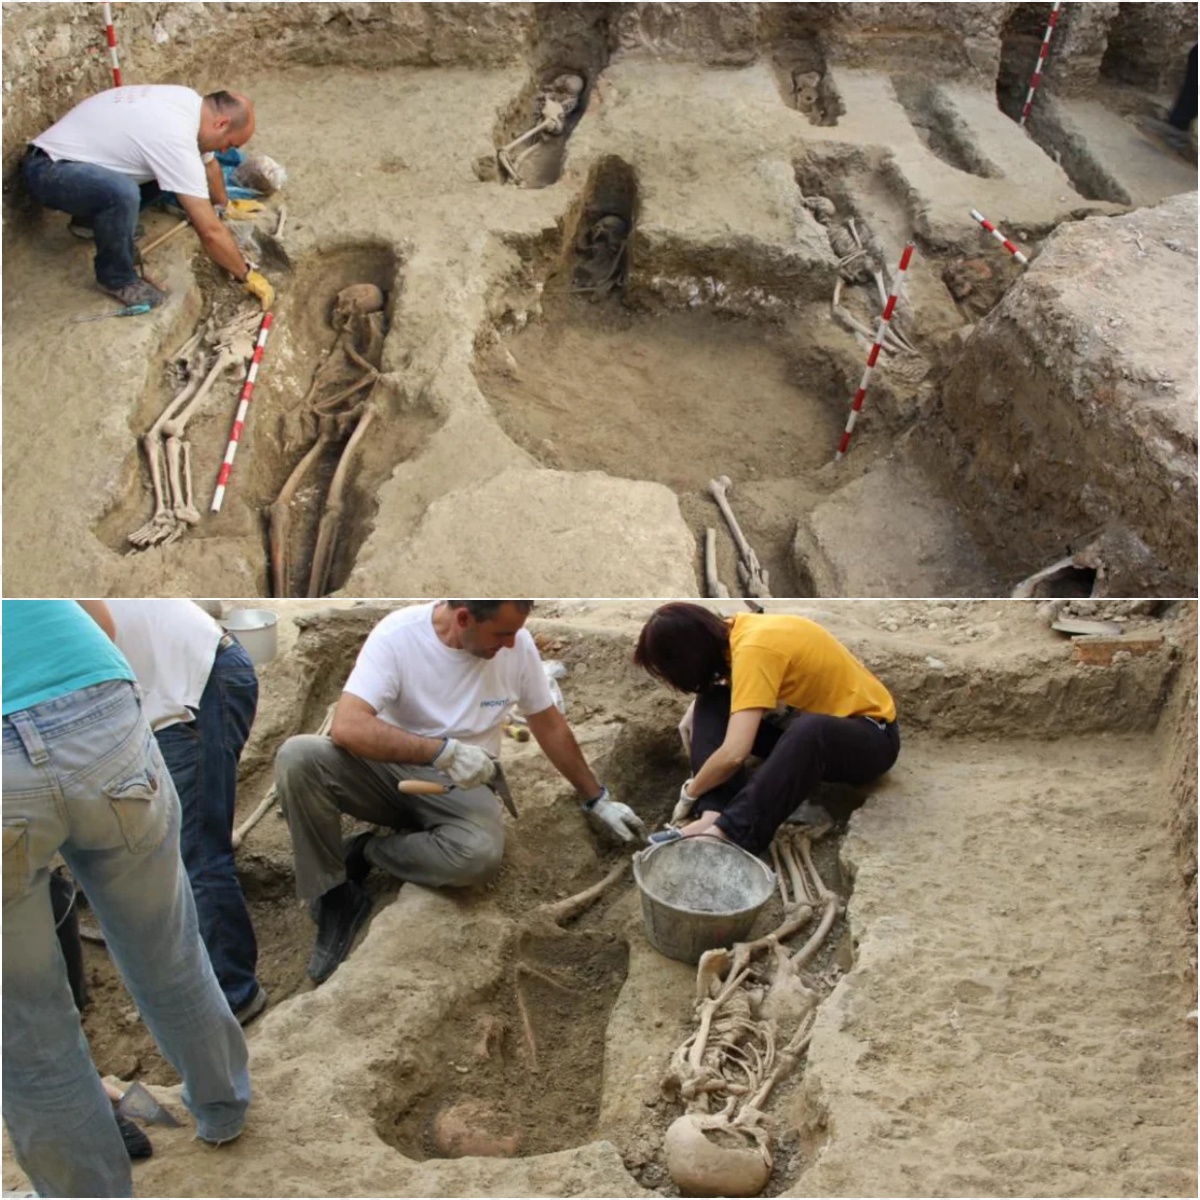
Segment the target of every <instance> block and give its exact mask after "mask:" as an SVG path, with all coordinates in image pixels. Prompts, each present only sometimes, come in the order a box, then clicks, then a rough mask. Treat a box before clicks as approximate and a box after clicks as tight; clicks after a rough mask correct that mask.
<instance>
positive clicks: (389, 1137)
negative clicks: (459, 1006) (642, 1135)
mask: <svg viewBox="0 0 1200 1200" xmlns="http://www.w3.org/2000/svg"><path fill="white" fill-rule="evenodd" d="M628 957H629V951H628V948H627V946H626V945H625V943H624V942H623V941H622V940H618V939H615V938H613V937H612V936H611V935H608V936H605V935H603V934H601V935H593V936H589V935H586V934H584V935H580V934H574V935H573V934H567V933H564V934H562V935H561V936H557V937H545V936H525V937H523V938H521V940H520V941H519V943H518V944H517V945H516V946H515V947H514V951H513V956H512V959H511V962H510V964H509V966H508V968H507V970H506V971H505V973H504V976H503V977H502V979H501V980H499V981H497V983H496V985H495V987H494V988H493V989H492V990H491V991H490V994H489V995H488V996H487V997H486V998H483V999H481V1000H479V1001H478V1002H476V1003H474V1004H472V1005H470V1006H468V1008H467V1009H466V1011H464V1012H462V1013H460V1014H456V1015H455V1016H453V1017H452V1018H450V1019H449V1020H447V1021H446V1023H445V1024H444V1025H443V1026H442V1028H440V1029H439V1030H438V1031H437V1032H436V1034H435V1035H434V1041H435V1046H434V1050H433V1054H434V1057H435V1058H436V1060H437V1066H438V1069H437V1072H436V1075H435V1077H434V1078H431V1079H428V1080H426V1081H424V1082H423V1083H422V1084H419V1085H418V1087H417V1088H414V1086H413V1081H412V1080H405V1085H404V1088H403V1090H400V1089H397V1094H396V1095H395V1096H394V1098H393V1099H392V1100H391V1101H390V1102H385V1103H383V1104H381V1105H380V1108H381V1110H383V1111H381V1112H380V1115H379V1116H378V1117H377V1121H376V1127H377V1129H378V1131H379V1135H380V1137H382V1138H383V1140H384V1141H385V1142H387V1143H388V1144H389V1145H391V1146H394V1147H395V1148H396V1149H397V1150H399V1151H400V1152H401V1153H402V1154H404V1155H405V1156H406V1157H407V1158H410V1159H412V1160H413V1161H415V1162H423V1161H425V1160H426V1159H431V1158H435V1159H436V1158H462V1157H465V1156H484V1157H499V1158H513V1157H527V1156H532V1155H539V1154H552V1153H554V1152H555V1151H558V1150H566V1149H570V1148H572V1147H575V1146H581V1145H584V1144H586V1143H587V1142H589V1141H591V1140H592V1139H593V1138H594V1137H595V1136H596V1126H597V1122H598V1118H599V1111H600V1101H601V1093H602V1083H603V1079H602V1075H603V1067H604V1039H605V1033H606V1030H607V1028H608V1023H609V1017H610V1013H611V1010H612V1006H613V1003H614V1002H615V1000H616V998H617V994H618V993H619V991H620V989H621V985H622V983H623V982H624V979H625V974H626V970H627V963H628ZM518 993H519V995H518Z"/></svg>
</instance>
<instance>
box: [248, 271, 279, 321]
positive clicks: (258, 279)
mask: <svg viewBox="0 0 1200 1200" xmlns="http://www.w3.org/2000/svg"><path fill="white" fill-rule="evenodd" d="M242 287H244V288H245V289H246V291H248V292H249V293H250V295H252V296H253V297H255V299H257V300H260V301H261V302H262V306H263V312H266V311H267V310H268V309H270V308H271V307H272V305H274V303H275V289H274V288H273V287H272V286H271V283H270V281H269V280H268V279H267V277H266V276H265V275H260V274H259V273H258V272H257V271H251V272H250V274H249V275H247V276H246V278H245V279H243V280H242Z"/></svg>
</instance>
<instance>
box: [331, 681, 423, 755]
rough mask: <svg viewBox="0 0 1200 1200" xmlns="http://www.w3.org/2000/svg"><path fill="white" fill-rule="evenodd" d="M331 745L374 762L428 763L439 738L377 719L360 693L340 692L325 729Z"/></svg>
mask: <svg viewBox="0 0 1200 1200" xmlns="http://www.w3.org/2000/svg"><path fill="white" fill-rule="evenodd" d="M329 736H330V737H331V738H332V739H333V744H334V745H335V746H340V747H341V748H342V749H343V750H349V751H350V753H351V754H357V755H358V756H359V758H368V759H371V760H373V761H375V762H393V763H421V764H425V763H430V762H432V761H433V760H434V759H435V758H436V757H437V756H438V755H439V754H440V753H441V750H442V746H443V744H444V742H443V739H442V738H427V737H421V736H420V735H419V734H415V733H409V732H408V731H407V730H406V729H399V728H397V727H396V726H395V725H389V724H388V723H387V722H386V721H381V720H380V719H379V716H378V714H377V712H376V710H375V709H374V708H372V707H371V706H370V705H369V704H368V703H367V702H366V701H365V700H364V699H362V697H361V696H355V695H354V694H353V693H351V692H343V693H342V695H341V699H339V700H338V702H337V707H336V708H334V710H333V726H332V728H331V729H330V731H329Z"/></svg>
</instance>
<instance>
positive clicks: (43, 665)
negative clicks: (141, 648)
mask: <svg viewBox="0 0 1200 1200" xmlns="http://www.w3.org/2000/svg"><path fill="white" fill-rule="evenodd" d="M3 622H4V623H3V628H2V629H0V635H2V636H3V640H4V716H6V717H7V716H8V714H9V713H14V712H20V711H21V710H22V709H26V708H32V707H33V706H34V705H35V704H41V703H42V702H43V701H45V700H53V699H54V698H55V697H56V696H65V695H66V694H67V693H68V692H75V691H78V690H79V689H80V688H84V687H90V686H91V685H92V684H93V683H105V682H106V681H108V680H110V679H128V680H130V681H132V680H133V679H134V674H133V669H132V668H131V667H130V665H129V663H127V662H126V661H125V656H124V655H123V654H122V653H121V652H120V650H118V649H117V648H116V646H114V645H113V643H112V640H111V639H110V638H109V636H108V634H106V633H105V632H104V630H103V629H101V628H100V626H99V625H97V624H96V622H95V621H93V620H92V618H91V617H89V616H88V614H87V613H85V612H84V611H83V609H82V608H80V607H79V605H78V604H76V603H75V601H74V600H5V601H4V608H3Z"/></svg>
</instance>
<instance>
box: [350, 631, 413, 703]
mask: <svg viewBox="0 0 1200 1200" xmlns="http://www.w3.org/2000/svg"><path fill="white" fill-rule="evenodd" d="M342 691H344V692H349V693H351V695H354V696H357V697H358V698H359V699H360V700H365V701H366V702H367V703H368V704H369V705H370V706H371V707H372V708H373V709H374V710H375V711H376V712H377V713H378V712H382V711H383V710H384V709H385V708H387V707H389V706H390V705H392V704H393V703H395V701H396V699H397V698H398V697H399V695H400V664H399V663H398V662H397V661H396V653H395V651H394V650H393V649H392V647H391V646H390V645H389V644H388V641H387V639H386V638H383V637H377V636H376V631H374V630H373V631H372V632H371V633H370V634H369V635H368V637H367V640H366V641H365V642H363V646H362V649H361V650H360V651H359V652H358V659H357V661H356V662H355V664H354V670H353V671H351V672H350V678H349V679H347V680H346V685H345V687H343V688H342Z"/></svg>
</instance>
